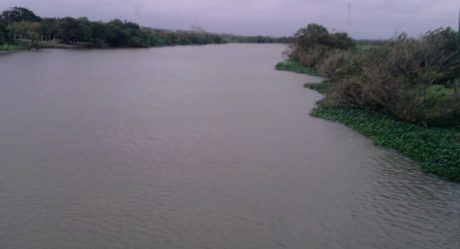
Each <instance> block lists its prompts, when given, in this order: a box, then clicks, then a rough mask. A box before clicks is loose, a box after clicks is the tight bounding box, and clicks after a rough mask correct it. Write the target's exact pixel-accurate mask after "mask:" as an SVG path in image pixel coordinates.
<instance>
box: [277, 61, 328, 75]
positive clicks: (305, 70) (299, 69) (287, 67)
mask: <svg viewBox="0 0 460 249" xmlns="http://www.w3.org/2000/svg"><path fill="white" fill-rule="evenodd" d="M275 68H276V69H277V70H281V71H289V72H294V73H301V74H308V75H312V76H318V75H319V74H318V70H316V69H315V68H309V67H304V66H302V65H301V64H300V63H298V62H295V61H290V60H287V61H283V62H280V63H278V64H276V66H275Z"/></svg>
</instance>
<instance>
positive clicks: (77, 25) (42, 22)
mask: <svg viewBox="0 0 460 249" xmlns="http://www.w3.org/2000/svg"><path fill="white" fill-rule="evenodd" d="M19 39H26V40H29V41H31V42H32V43H34V44H38V43H39V42H42V43H43V42H47V41H57V42H59V43H64V44H71V45H74V44H78V45H84V46H89V47H150V46H166V45H175V44H178V45H186V44H192V45H193V44H210V43H217V44H218V43H226V42H249V43H273V42H286V41H287V38H273V37H266V36H236V35H226V34H214V33H208V32H205V31H204V30H203V29H202V28H196V27H194V28H193V31H170V30H161V29H152V28H145V27H141V26H139V25H138V24H136V23H133V22H128V21H122V20H119V19H115V20H112V21H110V22H107V23H104V22H93V21H90V20H88V19H87V18H85V17H80V18H73V17H64V18H41V17H39V16H37V15H36V14H34V13H33V12H32V11H30V10H28V9H26V8H22V7H14V8H11V9H9V10H6V11H3V12H2V14H1V16H0V44H2V43H4V42H12V41H14V40H19Z"/></svg>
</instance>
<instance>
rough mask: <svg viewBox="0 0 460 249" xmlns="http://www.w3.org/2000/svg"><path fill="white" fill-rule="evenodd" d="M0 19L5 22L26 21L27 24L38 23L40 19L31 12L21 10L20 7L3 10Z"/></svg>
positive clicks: (24, 9)
mask: <svg viewBox="0 0 460 249" xmlns="http://www.w3.org/2000/svg"><path fill="white" fill-rule="evenodd" d="M2 19H3V20H5V21H7V22H20V21H28V22H39V21H40V17H38V16H37V15H35V13H33V12H32V11H30V10H28V9H26V8H22V7H13V8H11V9H9V10H5V11H3V12H2Z"/></svg>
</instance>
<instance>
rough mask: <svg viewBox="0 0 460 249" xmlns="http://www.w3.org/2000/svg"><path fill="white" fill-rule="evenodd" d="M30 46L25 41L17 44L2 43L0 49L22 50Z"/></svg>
mask: <svg viewBox="0 0 460 249" xmlns="http://www.w3.org/2000/svg"><path fill="white" fill-rule="evenodd" d="M28 48H29V46H28V45H27V44H24V43H16V44H6V43H5V44H1V45H0V51H13V50H20V49H28Z"/></svg>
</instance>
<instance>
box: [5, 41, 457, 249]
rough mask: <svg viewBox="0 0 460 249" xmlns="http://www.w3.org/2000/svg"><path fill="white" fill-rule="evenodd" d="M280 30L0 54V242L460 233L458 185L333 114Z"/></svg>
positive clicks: (191, 243) (409, 243)
mask: <svg viewBox="0 0 460 249" xmlns="http://www.w3.org/2000/svg"><path fill="white" fill-rule="evenodd" d="M283 49H284V47H283V46H281V45H214V46H201V47H173V48H159V49H135V50H129V49H126V50H125V49H119V50H88V51H71V50H66V51H64V50H44V51H35V52H18V53H13V54H3V55H1V56H0V75H1V81H0V119H1V120H0V121H1V122H0V160H1V163H0V172H1V174H0V200H1V205H0V248H15V249H17V248H47V249H48V248H320V249H321V248H324V249H331V248H332V249H335V248H337V249H339V248H340V249H342V248H353V249H360V248H362V249H368V248H382V249H384V248H393V249H394V248H401V249H411V248H413V249H424V248H426V249H432V248H446V249H458V248H460V236H459V234H460V185H459V184H454V183H449V182H446V181H444V180H441V179H438V178H437V177H435V176H432V175H424V174H422V173H421V172H420V170H419V167H418V166H417V165H416V164H415V163H414V162H412V161H410V160H408V159H405V158H403V157H401V156H399V155H398V153H395V152H394V151H391V150H388V149H384V148H381V147H376V146H374V145H373V144H372V143H371V142H370V141H369V140H368V139H366V138H364V137H362V136H361V135H359V134H357V133H355V132H354V131H352V130H350V129H348V128H346V127H344V126H342V125H340V124H336V123H331V122H327V121H324V120H321V119H315V118H311V117H309V116H308V112H309V110H310V109H311V108H312V107H313V106H314V103H315V101H317V100H318V99H319V98H320V95H318V94H317V93H314V92H312V91H307V90H304V89H303V88H302V84H303V83H304V82H305V81H312V80H315V79H313V78H309V77H307V76H304V75H297V74H292V73H287V72H279V71H275V70H273V65H274V64H275V63H276V62H278V61H279V60H281V58H280V55H281V52H282V51H283Z"/></svg>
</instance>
